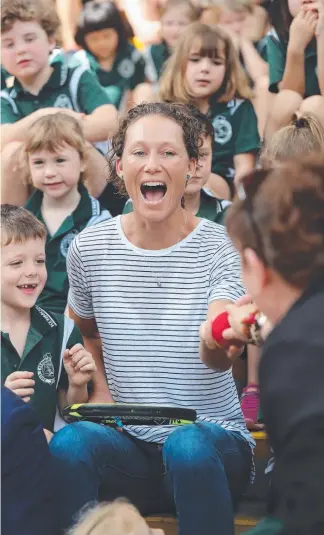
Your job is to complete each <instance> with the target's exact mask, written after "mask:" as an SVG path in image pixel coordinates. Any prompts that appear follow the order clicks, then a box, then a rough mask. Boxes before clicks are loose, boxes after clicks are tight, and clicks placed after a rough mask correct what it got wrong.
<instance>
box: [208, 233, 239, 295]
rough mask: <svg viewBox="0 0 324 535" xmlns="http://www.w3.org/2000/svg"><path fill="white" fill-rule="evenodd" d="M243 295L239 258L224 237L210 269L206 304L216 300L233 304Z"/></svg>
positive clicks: (228, 240)
mask: <svg viewBox="0 0 324 535" xmlns="http://www.w3.org/2000/svg"><path fill="white" fill-rule="evenodd" d="M244 294H245V291H244V288H243V284H242V280H241V262H240V257H239V254H238V253H237V252H236V251H235V249H234V247H233V245H232V243H231V241H230V239H229V238H228V236H226V237H225V239H224V240H223V241H222V243H221V244H220V245H219V246H218V248H217V250H216V252H215V255H214V258H213V262H212V265H211V268H210V278H209V291H208V304H210V303H211V302H212V301H217V300H228V301H233V302H234V301H236V300H237V299H239V298H240V297H242V295H244Z"/></svg>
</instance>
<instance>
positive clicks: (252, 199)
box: [226, 155, 324, 323]
mask: <svg viewBox="0 0 324 535" xmlns="http://www.w3.org/2000/svg"><path fill="white" fill-rule="evenodd" d="M226 225H227V230H228V233H229V236H230V237H231V239H232V241H233V243H234V245H235V247H236V248H237V250H238V251H239V253H240V256H241V260H242V276H243V281H244V284H245V287H246V288H247V291H248V294H249V295H250V296H251V298H252V299H253V300H254V301H255V302H256V304H257V306H258V307H259V308H260V309H261V310H262V311H264V313H265V314H266V315H267V316H268V317H269V319H270V320H271V321H272V322H274V323H276V321H278V320H279V319H280V317H282V315H283V314H284V313H285V312H286V311H287V309H288V308H290V306H291V305H292V303H293V302H294V301H295V300H296V299H298V297H299V296H300V295H301V294H302V293H303V291H304V290H305V289H306V288H307V287H308V286H309V285H311V284H313V283H316V282H317V281H318V280H324V159H323V157H320V156H318V155H310V156H309V157H308V158H304V159H295V160H290V161H286V162H284V163H282V164H281V165H279V166H275V167H271V168H268V169H259V170H254V171H252V172H251V173H249V174H247V175H245V176H244V177H243V179H242V181H241V183H240V184H239V187H238V196H237V197H236V199H235V200H234V202H233V204H232V206H231V208H230V209H229V211H228V216H227V221H226ZM287 305H288V307H287Z"/></svg>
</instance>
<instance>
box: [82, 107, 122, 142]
mask: <svg viewBox="0 0 324 535" xmlns="http://www.w3.org/2000/svg"><path fill="white" fill-rule="evenodd" d="M117 121H118V113H117V110H116V108H115V107H114V106H112V105H110V104H107V105H105V106H100V107H99V108H97V109H96V110H95V111H94V112H93V113H91V115H87V116H86V117H84V119H83V122H82V124H83V131H84V137H85V138H86V140H87V141H90V142H91V143H95V142H96V141H105V140H106V139H108V138H110V137H112V136H113V134H114V133H115V131H116V128H117Z"/></svg>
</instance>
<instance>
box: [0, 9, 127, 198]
mask: <svg viewBox="0 0 324 535" xmlns="http://www.w3.org/2000/svg"><path fill="white" fill-rule="evenodd" d="M1 27H2V36H1V53H2V64H3V66H4V68H5V69H6V70H7V71H8V72H9V73H10V74H11V75H12V76H13V77H14V83H13V87H12V88H11V89H4V90H3V91H1V94H0V96H1V123H2V127H1V131H2V166H3V176H4V177H5V179H4V184H3V192H2V195H3V196H2V200H3V201H11V202H14V203H15V204H22V203H24V202H26V200H27V198H26V191H27V190H26V188H25V190H24V188H23V186H22V185H20V184H19V183H18V180H19V178H21V173H22V172H21V170H19V164H18V162H19V159H18V155H19V149H20V144H21V142H22V141H23V139H24V136H25V134H26V132H27V131H28V129H29V127H30V125H31V124H32V123H33V122H34V121H35V120H36V119H38V118H40V117H42V116H43V115H48V114H49V113H56V112H57V111H58V109H61V110H62V108H63V109H64V112H65V113H68V114H70V115H72V116H73V117H75V118H76V119H77V120H78V121H79V122H80V124H81V125H82V128H83V131H84V135H85V138H86V140H87V141H88V142H90V143H95V142H100V141H103V140H106V139H107V138H108V137H109V136H110V135H111V134H112V133H113V131H114V129H115V127H116V121H117V110H116V109H115V107H114V106H112V105H111V104H110V101H109V98H108V96H107V94H106V93H105V91H104V89H103V88H102V87H101V86H100V84H99V82H98V81H97V80H96V79H95V77H93V75H92V74H91V73H90V72H89V71H87V70H86V69H85V68H84V67H82V66H80V67H76V68H72V67H71V66H69V65H68V63H67V62H66V60H65V59H64V57H63V56H62V55H58V56H57V57H56V58H55V60H54V61H53V62H51V63H49V55H50V54H51V52H52V51H53V50H54V48H55V46H56V34H57V32H58V30H59V20H58V16H57V13H56V11H55V5H54V3H53V2H48V1H47V2H46V1H44V0H22V1H21V0H20V1H19V0H4V1H3V2H2V6H1ZM93 150H95V149H93ZM94 157H95V156H94ZM99 165H100V163H99ZM101 165H102V168H101V169H100V171H101V173H102V171H103V168H104V160H103V158H102V161H101ZM88 166H90V163H89V162H88ZM15 167H16V169H15ZM89 171H90V169H89ZM97 172H98V171H97ZM93 173H94V169H92V174H93ZM89 174H91V173H89ZM103 187H104V182H103Z"/></svg>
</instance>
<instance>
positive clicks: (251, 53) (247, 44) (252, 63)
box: [241, 40, 269, 83]
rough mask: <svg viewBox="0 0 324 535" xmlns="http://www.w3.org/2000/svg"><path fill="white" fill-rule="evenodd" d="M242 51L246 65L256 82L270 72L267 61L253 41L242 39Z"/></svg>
mask: <svg viewBox="0 0 324 535" xmlns="http://www.w3.org/2000/svg"><path fill="white" fill-rule="evenodd" d="M241 53H242V56H243V60H244V64H245V67H246V69H247V71H248V73H249V75H250V76H251V78H252V80H253V82H254V83H255V82H257V80H258V79H259V78H261V77H262V76H264V75H266V74H268V70H269V69H268V65H267V63H266V62H265V61H264V60H263V59H262V58H261V56H260V55H259V54H258V52H257V50H256V49H255V47H254V45H253V43H251V41H248V40H242V42H241Z"/></svg>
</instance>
